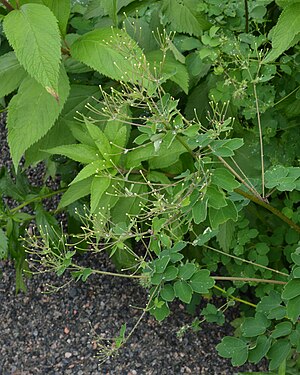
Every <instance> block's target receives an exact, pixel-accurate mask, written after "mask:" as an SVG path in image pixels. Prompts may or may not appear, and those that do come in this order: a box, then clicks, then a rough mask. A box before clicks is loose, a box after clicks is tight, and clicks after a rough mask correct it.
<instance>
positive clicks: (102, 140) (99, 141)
mask: <svg viewBox="0 0 300 375" xmlns="http://www.w3.org/2000/svg"><path fill="white" fill-rule="evenodd" d="M85 124H86V127H87V130H88V132H89V134H90V136H91V137H92V139H93V141H94V142H95V145H96V146H97V148H98V150H99V151H100V153H101V155H102V156H103V158H104V159H106V160H107V161H110V160H111V154H112V150H111V146H110V143H109V140H108V139H107V137H106V135H105V134H104V133H103V131H102V130H101V129H100V128H99V126H96V125H94V124H91V123H90V122H88V121H87V120H85Z"/></svg>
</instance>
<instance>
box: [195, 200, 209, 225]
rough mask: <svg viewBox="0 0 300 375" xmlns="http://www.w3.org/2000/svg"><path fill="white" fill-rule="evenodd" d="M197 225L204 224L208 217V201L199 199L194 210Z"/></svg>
mask: <svg viewBox="0 0 300 375" xmlns="http://www.w3.org/2000/svg"><path fill="white" fill-rule="evenodd" d="M192 213H193V219H194V222H195V224H200V223H202V222H203V221H204V220H205V219H206V216H207V199H206V198H204V199H199V200H198V201H197V202H196V203H195V204H194V206H193V208H192Z"/></svg>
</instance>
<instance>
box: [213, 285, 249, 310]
mask: <svg viewBox="0 0 300 375" xmlns="http://www.w3.org/2000/svg"><path fill="white" fill-rule="evenodd" d="M214 288H215V289H216V290H218V291H219V292H222V293H223V294H225V295H226V296H227V297H228V298H230V299H232V300H233V301H236V302H240V303H243V304H244V305H248V306H251V307H254V308H256V305H255V304H254V303H252V302H248V301H245V300H244V299H241V298H238V297H235V296H233V295H232V294H230V293H228V292H227V291H226V290H225V289H223V288H220V287H219V286H218V285H214Z"/></svg>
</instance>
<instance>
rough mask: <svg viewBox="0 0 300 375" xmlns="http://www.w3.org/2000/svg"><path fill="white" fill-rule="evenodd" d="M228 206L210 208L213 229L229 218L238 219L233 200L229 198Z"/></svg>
mask: <svg viewBox="0 0 300 375" xmlns="http://www.w3.org/2000/svg"><path fill="white" fill-rule="evenodd" d="M226 201H227V206H226V207H221V208H219V209H218V210H216V209H215V208H213V207H210V208H209V212H208V216H209V221H210V224H211V227H212V229H217V228H218V226H219V225H220V224H223V223H225V222H226V221H227V220H230V219H231V220H233V221H236V220H237V219H238V212H237V209H236V207H235V205H234V203H233V202H231V201H230V200H229V199H227V200H226Z"/></svg>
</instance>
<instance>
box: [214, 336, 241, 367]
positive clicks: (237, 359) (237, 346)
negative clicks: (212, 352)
mask: <svg viewBox="0 0 300 375" xmlns="http://www.w3.org/2000/svg"><path fill="white" fill-rule="evenodd" d="M216 349H217V351H218V353H219V355H220V356H221V357H223V358H231V363H232V365H233V366H241V365H243V364H244V363H245V362H246V361H247V358H248V347H247V344H246V343H245V342H244V341H243V340H241V339H238V338H236V337H229V336H227V337H224V338H223V339H222V341H221V343H220V344H218V345H217V346H216Z"/></svg>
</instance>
